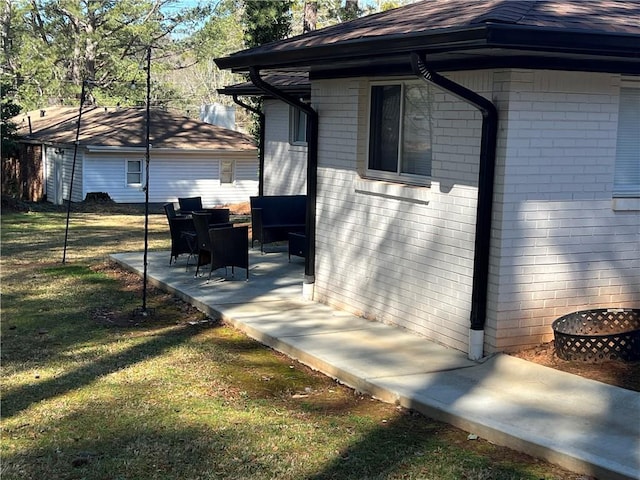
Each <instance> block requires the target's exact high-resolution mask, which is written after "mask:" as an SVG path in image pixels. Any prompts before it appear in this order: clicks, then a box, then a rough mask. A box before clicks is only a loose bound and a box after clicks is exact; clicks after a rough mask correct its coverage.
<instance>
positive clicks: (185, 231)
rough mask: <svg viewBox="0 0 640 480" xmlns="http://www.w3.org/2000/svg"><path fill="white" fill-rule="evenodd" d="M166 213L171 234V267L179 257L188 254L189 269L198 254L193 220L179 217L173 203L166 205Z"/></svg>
mask: <svg viewBox="0 0 640 480" xmlns="http://www.w3.org/2000/svg"><path fill="white" fill-rule="evenodd" d="M164 211H165V214H166V215H167V222H168V223H169V233H170V234H171V256H170V257H169V265H171V264H172V263H174V262H176V261H177V260H178V256H179V255H182V254H187V255H188V257H187V268H188V267H189V260H190V259H191V257H192V256H194V255H195V254H196V253H197V249H196V231H195V228H194V226H193V220H192V219H191V218H190V217H186V216H182V215H177V214H176V212H175V208H174V206H173V203H166V204H165V205H164Z"/></svg>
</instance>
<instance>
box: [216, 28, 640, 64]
mask: <svg viewBox="0 0 640 480" xmlns="http://www.w3.org/2000/svg"><path fill="white" fill-rule="evenodd" d="M486 48H497V49H512V50H518V51H521V52H523V54H524V55H526V54H527V53H536V52H538V53H539V52H545V53H549V54H554V53H558V54H569V55H576V56H580V55H586V54H588V55H589V56H591V57H594V56H595V57H598V58H602V59H603V61H606V60H607V59H609V58H610V57H616V58H625V59H628V60H629V62H631V63H635V62H640V41H639V36H638V35H633V34H628V33H608V32H591V31H585V30H568V29H558V28H540V27H531V26H522V25H511V24H498V23H488V24H483V25H479V26H473V27H464V28H448V29H439V30H434V31H426V32H418V33H415V34H402V35H385V36H380V37H373V38H361V39H357V40H349V41H344V42H340V43H331V44H322V45H317V46H306V47H304V48H293V49H289V50H277V49H271V50H270V51H267V52H264V51H258V52H255V53H251V50H248V51H244V52H239V53H237V54H233V55H231V56H229V57H224V58H218V59H216V60H215V62H216V64H217V65H218V66H219V67H220V68H222V69H232V70H234V71H238V72H241V71H247V70H248V69H249V67H258V68H268V69H272V68H276V69H280V68H297V69H309V70H312V69H314V68H321V67H322V66H329V65H331V66H332V67H333V68H335V67H336V66H338V65H339V64H340V63H350V64H352V65H353V64H355V63H357V62H358V61H361V62H362V63H363V64H366V63H367V62H370V61H371V58H372V52H374V54H375V56H376V57H393V56H396V57H397V56H398V55H403V54H408V53H410V52H414V51H420V52H426V53H446V52H451V53H455V52H460V51H464V50H466V51H473V50H479V49H486Z"/></svg>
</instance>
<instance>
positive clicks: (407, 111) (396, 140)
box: [368, 83, 432, 181]
mask: <svg viewBox="0 0 640 480" xmlns="http://www.w3.org/2000/svg"><path fill="white" fill-rule="evenodd" d="M431 104H432V92H431V87H430V86H429V85H427V84H426V83H400V84H390V85H373V86H372V87H371V107H370V116H369V125H370V126H369V163H368V171H369V173H371V174H373V176H378V177H382V178H389V179H401V177H403V178H404V179H405V180H410V179H412V178H413V179H414V180H416V181H420V179H425V178H428V177H430V176H431V135H432V128H431Z"/></svg>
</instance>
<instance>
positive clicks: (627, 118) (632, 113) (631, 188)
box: [613, 82, 640, 197]
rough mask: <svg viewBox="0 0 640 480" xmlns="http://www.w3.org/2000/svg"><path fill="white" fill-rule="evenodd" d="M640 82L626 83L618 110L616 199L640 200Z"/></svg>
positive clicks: (614, 182) (614, 190) (621, 91)
mask: <svg viewBox="0 0 640 480" xmlns="http://www.w3.org/2000/svg"><path fill="white" fill-rule="evenodd" d="M627 85H629V86H628V87H627ZM639 132H640V82H636V83H635V85H634V84H632V83H631V82H628V83H627V82H625V83H623V87H622V88H621V89H620V109H619V110H618V137H617V141H616V167H615V175H614V181H613V195H614V196H615V197H640V133H639Z"/></svg>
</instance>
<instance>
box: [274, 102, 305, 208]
mask: <svg viewBox="0 0 640 480" xmlns="http://www.w3.org/2000/svg"><path fill="white" fill-rule="evenodd" d="M264 112H265V115H266V117H267V121H266V128H265V159H268V161H265V167H264V194H265V195H304V194H306V193H307V147H306V146H302V145H291V144H290V143H289V105H287V104H285V103H284V102H281V101H279V100H265V102H264Z"/></svg>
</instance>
